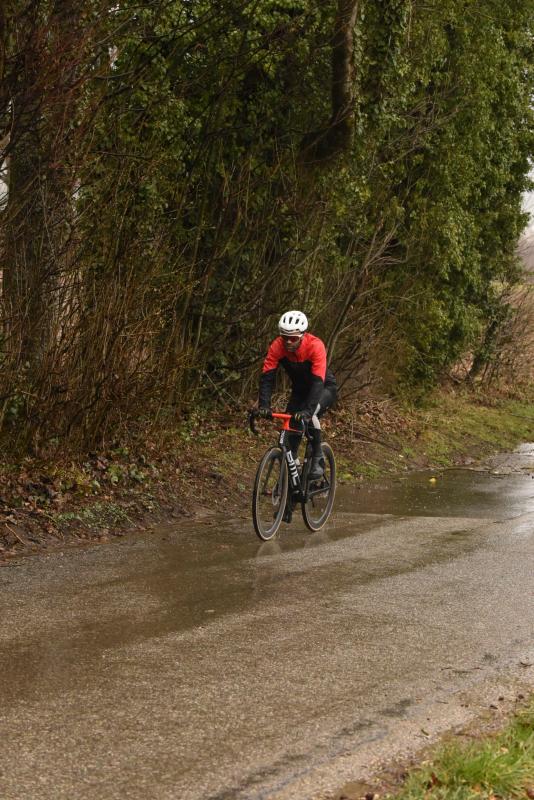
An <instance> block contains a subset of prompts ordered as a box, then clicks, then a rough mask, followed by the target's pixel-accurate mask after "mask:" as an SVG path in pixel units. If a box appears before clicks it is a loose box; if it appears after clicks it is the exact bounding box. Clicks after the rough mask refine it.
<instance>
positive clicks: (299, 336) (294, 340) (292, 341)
mask: <svg viewBox="0 0 534 800" xmlns="http://www.w3.org/2000/svg"><path fill="white" fill-rule="evenodd" d="M280 335H281V336H282V339H283V340H284V342H288V343H289V344H296V343H297V342H300V340H301V339H302V337H303V335H304V334H302V333H299V334H297V335H296V336H289V335H287V334H285V333H282V334H280Z"/></svg>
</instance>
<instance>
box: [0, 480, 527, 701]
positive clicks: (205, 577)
mask: <svg viewBox="0 0 534 800" xmlns="http://www.w3.org/2000/svg"><path fill="white" fill-rule="evenodd" d="M431 477H435V478H436V481H435V482H431V481H430V478H431ZM336 511H337V515H334V518H333V520H332V522H331V523H330V524H329V525H328V526H327V527H326V528H325V529H324V530H323V531H320V532H318V533H315V534H311V533H309V532H307V531H306V530H305V529H304V527H303V524H302V521H301V520H299V519H298V515H296V518H295V524H292V525H291V526H283V529H282V532H281V535H280V536H278V537H277V538H276V539H274V540H273V541H271V542H265V543H261V542H259V541H258V539H257V538H256V537H255V535H254V532H253V528H252V524H251V521H250V519H249V518H248V516H247V517H242V518H238V519H233V520H228V519H224V520H222V518H221V519H217V520H208V521H203V522H200V523H198V524H197V523H195V522H192V521H187V522H185V523H181V524H178V525H175V526H173V527H172V528H167V529H162V530H159V531H155V532H153V533H152V534H150V535H146V536H137V537H132V538H129V539H127V540H125V541H123V542H118V543H115V544H110V545H106V546H105V547H98V548H96V547H95V548H92V549H87V550H84V551H77V552H75V551H67V552H66V553H65V555H64V557H63V558H59V556H58V555H56V556H54V555H52V556H49V557H48V558H44V559H42V561H41V562H40V563H35V568H34V569H33V574H32V576H31V584H30V591H26V592H24V593H23V599H21V591H20V588H19V587H18V586H17V580H15V579H13V578H14V576H13V573H11V576H10V578H11V581H10V582H9V583H8V582H7V581H6V585H5V587H4V590H3V591H2V594H1V596H0V614H1V615H2V619H3V620H4V624H3V637H4V645H3V647H2V650H1V651H0V662H2V663H1V669H2V674H3V677H4V680H3V681H2V682H1V683H0V702H1V703H4V704H5V703H9V704H11V703H13V702H14V701H16V700H20V699H25V698H28V697H31V696H37V695H38V696H42V695H43V694H44V693H48V692H51V693H56V692H62V691H67V690H68V689H69V688H71V687H72V686H73V685H75V684H77V683H79V682H84V681H85V680H86V679H88V678H89V677H90V676H92V677H93V678H94V674H93V673H94V672H95V671H97V672H104V673H105V672H106V668H107V665H106V660H105V659H106V654H107V653H108V652H109V651H110V650H115V649H116V648H118V647H121V646H126V645H130V644H134V643H140V642H143V641H146V640H149V639H154V638H156V637H164V636H165V635H167V634H169V633H184V632H187V631H190V630H192V629H199V628H202V627H204V626H207V625H210V624H211V623H212V622H213V621H215V620H217V619H218V618H220V617H221V616H222V615H226V614H230V613H232V612H239V611H247V610H250V609H252V608H254V606H255V604H257V603H265V602H268V600H269V597H270V596H272V595H273V593H274V594H276V593H277V592H280V591H283V592H287V593H288V595H287V596H288V598H289V599H291V593H293V594H294V597H295V598H296V599H298V598H299V597H300V596H301V595H302V596H304V594H306V592H307V591H309V581H310V580H312V582H315V583H316V582H317V581H318V580H320V581H321V582H322V581H324V583H321V585H324V586H325V589H326V587H327V586H328V585H332V587H335V586H336V585H342V583H343V581H347V580H359V579H361V580H362V581H363V582H365V581H367V580H372V579H374V578H376V577H377V576H384V575H387V574H388V569H390V567H391V569H393V572H395V571H397V572H402V571H405V570H406V569H408V570H409V569H410V568H413V565H416V566H417V564H418V562H420V561H421V558H422V556H421V555H420V553H419V551H421V552H424V553H425V558H426V559H427V560H429V559H430V560H432V559H435V560H439V559H440V558H441V559H443V558H449V557H452V556H451V554H454V553H456V554H458V553H460V552H462V551H464V552H466V551H467V550H468V549H469V548H472V547H475V546H477V544H476V542H477V541H478V538H477V537H476V536H474V535H473V531H469V530H463V529H462V527H461V526H460V527H458V528H453V529H452V530H451V527H450V526H449V529H448V530H443V531H441V532H439V531H438V533H433V532H432V527H428V526H427V527H425V526H424V525H423V526H419V527H418V528H414V532H413V533H412V534H411V539H409V540H408V541H403V552H402V553H400V552H399V553H397V554H396V555H395V553H394V552H391V551H392V550H393V551H394V550H395V548H394V546H393V545H392V543H391V541H389V540H388V544H387V549H386V550H385V551H384V552H383V553H379V554H378V555H373V551H372V548H371V549H369V550H367V552H362V554H361V559H360V561H358V558H356V559H355V560H353V561H351V562H349V563H347V562H346V558H345V555H344V553H343V552H340V554H339V558H338V560H337V561H336V559H335V558H333V557H332V555H330V556H329V557H328V558H327V557H326V555H325V556H324V558H322V557H321V552H323V551H324V552H326V550H325V548H324V547H323V546H324V545H332V544H334V545H335V544H336V542H339V543H340V544H341V541H342V540H344V539H348V538H351V537H352V538H354V539H355V541H356V539H357V537H359V536H362V535H365V534H367V533H368V532H369V531H370V530H374V529H375V528H376V529H377V533H378V532H380V528H381V527H382V529H383V528H384V526H389V525H391V526H393V524H394V518H398V517H418V516H419V517H429V518H432V517H455V518H456V517H458V518H464V519H465V518H493V519H503V518H510V517H514V516H517V515H519V514H523V513H527V512H529V511H534V480H532V478H531V476H530V475H525V474H510V475H506V476H502V477H498V476H495V475H491V474H488V473H480V472H474V471H468V470H447V471H445V472H443V473H428V472H426V473H417V474H410V475H406V477H403V478H401V479H399V480H396V481H393V482H386V481H375V482H372V483H369V484H366V485H365V486H363V487H362V488H355V487H353V486H340V487H339V493H338V497H337V499H336ZM384 515H391V516H390V517H389V519H388V517H387V516H386V517H384ZM392 530H393V528H392ZM528 532H529V533H531V530H530V527H529V531H528ZM422 533H424V536H425V541H424V542H423V540H422V535H421V534H422ZM526 533H527V531H526V530H525V534H526ZM519 535H521V533H519ZM376 538H377V540H378V539H379V538H380V537H379V536H377V537H376ZM314 548H315V549H316V553H317V558H312V557H311V554H312V552H313V550H314ZM410 548H412V551H413V552H410ZM330 549H331V548H330ZM299 551H300V554H299ZM388 553H389V555H388ZM412 556H414V557H413V560H412V561H410V559H411V558H412ZM388 558H389V559H391V558H393V559H394V561H395V563H394V564H393V566H392V565H391V564H390V565H389V566H388ZM36 561H37V559H36ZM306 561H308V562H309V565H308V566H309V567H310V572H309V573H307V572H306V569H305V567H306V563H305V562H306ZM323 562H324V563H323ZM404 562H406V563H404ZM27 563H28V565H29V564H30V562H29V561H28V562H27ZM419 565H420V563H419ZM29 571H30V572H32V567H31V566H29ZM351 571H352V572H351ZM10 572H11V570H9V569H4V570H2V573H1V577H2V578H4V577H6V578H8V575H9V573H10ZM392 574H393V573H392ZM310 575H311V578H310ZM329 575H330V577H329ZM336 581H337V584H336ZM2 685H3V687H4V689H2Z"/></svg>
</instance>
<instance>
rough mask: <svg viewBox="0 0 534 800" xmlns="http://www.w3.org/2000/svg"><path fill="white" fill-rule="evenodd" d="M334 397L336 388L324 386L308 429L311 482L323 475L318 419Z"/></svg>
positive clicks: (331, 403)
mask: <svg viewBox="0 0 534 800" xmlns="http://www.w3.org/2000/svg"><path fill="white" fill-rule="evenodd" d="M336 397H337V392H336V387H335V386H325V387H324V389H323V391H322V392H321V396H320V397H319V402H318V404H317V407H316V409H315V412H314V414H313V416H312V419H311V424H310V427H309V429H308V432H309V434H310V438H311V443H312V463H311V468H310V474H309V477H310V479H311V480H317V479H318V478H320V477H321V476H322V474H323V470H324V454H323V443H322V431H321V422H320V418H321V417H322V416H323V415H324V414H325V413H326V412H327V411H328V409H329V408H331V407H332V406H333V404H334V403H335V401H336Z"/></svg>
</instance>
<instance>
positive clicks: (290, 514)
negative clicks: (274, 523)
mask: <svg viewBox="0 0 534 800" xmlns="http://www.w3.org/2000/svg"><path fill="white" fill-rule="evenodd" d="M292 518H293V511H292V510H291V507H290V506H286V507H285V508H284V516H283V517H282V519H283V520H284V522H291V520H292Z"/></svg>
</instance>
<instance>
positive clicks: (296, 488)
mask: <svg viewBox="0 0 534 800" xmlns="http://www.w3.org/2000/svg"><path fill="white" fill-rule="evenodd" d="M291 417H292V414H279V413H277V412H273V419H279V420H281V421H282V423H283V425H282V427H281V428H280V429H279V430H280V436H279V437H278V444H279V445H280V447H281V449H282V452H283V454H284V458H285V460H286V461H287V470H288V474H289V482H290V485H291V494H292V495H294V494H297V493H298V494H299V495H300V497H301V498H302V499H304V493H303V491H302V482H301V480H300V475H299V471H298V469H297V464H296V462H295V459H294V458H293V453H292V452H291V448H290V447H287V446H286V442H285V440H286V435H287V433H288V432H289V431H290V432H291V433H298V434H300V436H302V435H303V434H304V435H305V436H306V438H307V439H308V441H309V436H308V429H307V426H306V425H305V424H304V423H303V426H302V428H291V427H290V425H289V421H290V419H291Z"/></svg>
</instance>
